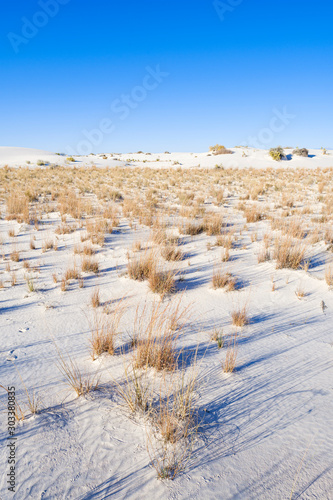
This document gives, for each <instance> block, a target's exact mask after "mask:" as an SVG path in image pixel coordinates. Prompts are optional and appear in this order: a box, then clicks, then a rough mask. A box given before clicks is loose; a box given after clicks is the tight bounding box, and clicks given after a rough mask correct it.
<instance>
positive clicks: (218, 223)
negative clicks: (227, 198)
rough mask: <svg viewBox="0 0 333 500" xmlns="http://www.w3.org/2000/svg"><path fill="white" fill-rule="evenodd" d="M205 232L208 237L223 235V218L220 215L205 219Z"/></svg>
mask: <svg viewBox="0 0 333 500" xmlns="http://www.w3.org/2000/svg"><path fill="white" fill-rule="evenodd" d="M204 226H205V231H206V233H207V234H208V236H217V235H219V234H221V230H222V227H223V216H222V215H220V214H212V215H209V216H207V217H205V219H204Z"/></svg>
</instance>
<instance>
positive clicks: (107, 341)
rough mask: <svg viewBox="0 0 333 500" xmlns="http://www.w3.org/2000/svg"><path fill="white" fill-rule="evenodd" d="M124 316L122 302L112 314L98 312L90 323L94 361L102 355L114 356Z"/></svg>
mask: <svg viewBox="0 0 333 500" xmlns="http://www.w3.org/2000/svg"><path fill="white" fill-rule="evenodd" d="M123 314H124V307H123V304H122V301H120V302H119V303H118V305H117V306H116V307H115V309H114V310H113V311H112V313H111V314H109V315H105V314H103V313H99V312H97V311H96V313H95V315H94V318H93V320H92V321H91V322H90V329H91V339H90V348H91V356H92V359H93V360H95V359H96V358H97V357H98V356H100V355H101V354H102V353H107V354H111V355H113V354H114V353H115V348H116V337H117V335H118V333H119V323H120V321H121V318H122V316H123Z"/></svg>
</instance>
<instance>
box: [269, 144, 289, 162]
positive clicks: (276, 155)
mask: <svg viewBox="0 0 333 500" xmlns="http://www.w3.org/2000/svg"><path fill="white" fill-rule="evenodd" d="M269 155H270V156H271V158H273V160H275V161H281V160H282V159H283V158H285V157H286V155H285V154H284V150H283V149H282V148H281V146H278V147H277V148H271V149H270V150H269Z"/></svg>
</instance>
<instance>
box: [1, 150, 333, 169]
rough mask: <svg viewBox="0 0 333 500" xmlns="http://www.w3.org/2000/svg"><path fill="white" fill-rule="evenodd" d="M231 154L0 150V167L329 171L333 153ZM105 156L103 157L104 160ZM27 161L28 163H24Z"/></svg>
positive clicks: (258, 152) (241, 152)
mask: <svg viewBox="0 0 333 500" xmlns="http://www.w3.org/2000/svg"><path fill="white" fill-rule="evenodd" d="M231 151H233V154H228V155H217V156H214V155H210V154H209V153H207V152H206V153H180V152H178V153H177V152H176V153H171V154H165V153H160V154H158V153H153V154H145V153H144V154H137V153H134V154H133V153H123V154H113V155H111V154H109V153H105V155H104V154H96V155H88V156H75V157H74V158H75V162H69V161H67V158H68V156H67V155H61V156H60V155H57V154H55V153H51V152H49V151H42V150H39V149H29V148H13V147H3V146H2V147H0V167H3V166H5V165H8V166H11V167H29V168H33V167H35V166H36V165H37V162H38V160H42V161H44V162H46V163H48V164H54V165H66V166H72V167H73V166H76V167H80V166H91V165H96V166H97V167H112V166H118V165H125V164H127V165H136V166H145V167H150V168H163V167H164V168H165V167H167V168H170V167H176V168H177V167H179V166H182V167H183V168H191V167H197V166H198V165H200V167H203V168H213V167H215V166H216V165H222V166H224V167H226V168H228V167H232V168H279V167H285V166H288V167H290V168H311V169H315V168H329V167H332V166H333V150H328V151H327V154H326V155H323V153H322V151H321V150H320V149H310V150H309V157H308V158H302V157H298V156H295V155H292V150H288V149H287V150H285V153H286V154H287V156H288V157H289V158H290V159H289V160H284V161H281V162H276V161H274V160H273V159H272V158H271V157H270V156H269V154H268V151H267V150H259V149H254V148H242V147H239V148H231ZM104 156H106V158H104ZM27 162H29V163H27Z"/></svg>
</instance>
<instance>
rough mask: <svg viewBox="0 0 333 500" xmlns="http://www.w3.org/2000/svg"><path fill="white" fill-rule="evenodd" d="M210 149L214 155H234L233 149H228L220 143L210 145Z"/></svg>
mask: <svg viewBox="0 0 333 500" xmlns="http://www.w3.org/2000/svg"><path fill="white" fill-rule="evenodd" d="M209 151H211V152H212V153H213V155H232V154H233V151H231V149H227V148H226V147H225V146H221V145H220V144H215V146H210V148H209Z"/></svg>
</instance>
